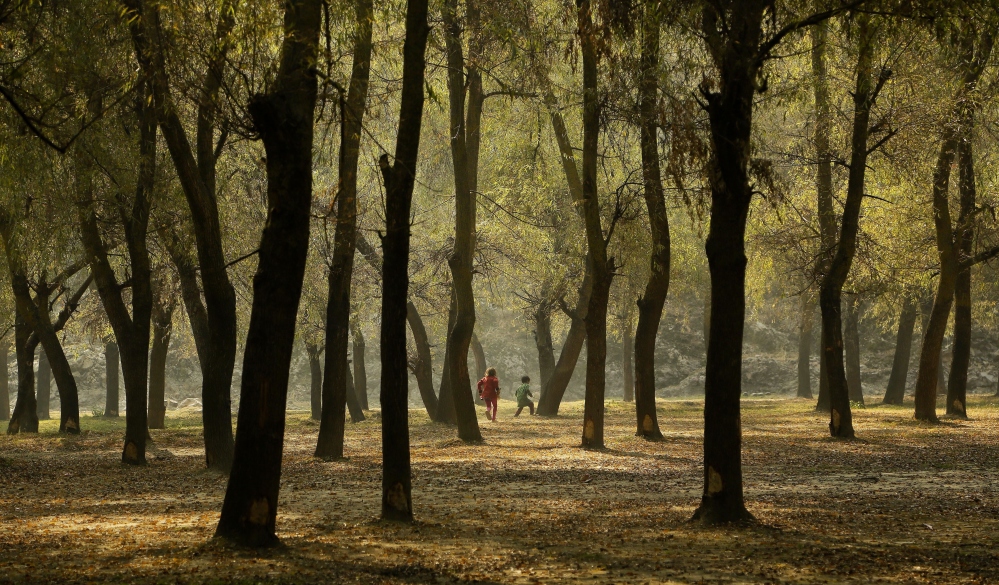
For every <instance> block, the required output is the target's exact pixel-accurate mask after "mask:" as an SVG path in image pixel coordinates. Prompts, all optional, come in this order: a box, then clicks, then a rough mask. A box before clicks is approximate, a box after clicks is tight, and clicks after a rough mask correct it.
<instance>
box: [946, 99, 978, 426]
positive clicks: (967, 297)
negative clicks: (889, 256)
mask: <svg viewBox="0 0 999 585" xmlns="http://www.w3.org/2000/svg"><path fill="white" fill-rule="evenodd" d="M973 120H974V118H973V117H972V116H970V115H969V116H968V122H969V123H968V124H967V125H966V127H965V128H964V136H963V138H962V140H961V141H960V142H959V143H958V145H957V164H958V169H959V179H958V186H959V188H960V194H961V199H960V201H961V207H960V212H959V214H958V218H957V225H958V229H957V233H956V234H955V243H954V246H955V248H956V252H957V256H958V258H959V259H960V260H961V261H964V260H967V259H968V258H971V256H972V247H973V245H974V239H975V231H974V226H973V225H972V223H971V222H972V221H973V216H974V214H975V199H976V185H975V164H974V153H973V150H972V144H971V143H972V140H973V138H974V135H973V125H972V124H971V122H973ZM970 362H971V267H970V266H969V267H967V268H964V269H963V270H961V271H960V272H958V274H957V281H956V282H955V283H954V349H953V352H952V355H951V366H950V378H949V380H948V383H947V414H948V415H950V416H954V417H958V418H968V364H969V363H970Z"/></svg>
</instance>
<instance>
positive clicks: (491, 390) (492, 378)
mask: <svg viewBox="0 0 999 585" xmlns="http://www.w3.org/2000/svg"><path fill="white" fill-rule="evenodd" d="M478 387H479V398H481V399H482V400H485V402H486V418H488V419H489V420H491V421H493V422H495V421H496V402H497V401H498V400H499V379H498V378H497V377H496V368H489V369H487V370H486V375H485V376H483V377H482V379H481V380H479V384H478Z"/></svg>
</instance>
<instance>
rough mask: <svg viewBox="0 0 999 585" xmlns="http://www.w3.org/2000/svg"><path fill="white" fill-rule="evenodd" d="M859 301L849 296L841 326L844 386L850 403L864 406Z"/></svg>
mask: <svg viewBox="0 0 999 585" xmlns="http://www.w3.org/2000/svg"><path fill="white" fill-rule="evenodd" d="M859 323H860V299H859V298H858V297H857V295H850V299H849V300H848V301H847V302H846V322H845V323H844V324H843V343H844V346H843V353H844V354H845V357H846V386H847V389H848V393H849V395H850V402H857V403H860V404H861V405H863V404H864V390H863V381H862V379H861V375H860V331H859V330H858V326H859Z"/></svg>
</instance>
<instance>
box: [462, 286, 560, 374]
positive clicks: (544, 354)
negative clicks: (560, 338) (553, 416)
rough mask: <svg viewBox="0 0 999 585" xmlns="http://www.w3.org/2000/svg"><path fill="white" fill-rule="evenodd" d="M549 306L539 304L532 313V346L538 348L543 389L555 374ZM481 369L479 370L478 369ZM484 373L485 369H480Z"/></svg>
mask: <svg viewBox="0 0 999 585" xmlns="http://www.w3.org/2000/svg"><path fill="white" fill-rule="evenodd" d="M551 311H552V309H551V305H548V304H546V303H540V304H539V305H538V307H537V308H536V309H535V311H534V345H535V346H537V348H538V368H539V369H540V371H541V380H539V382H540V384H539V386H540V387H541V388H545V387H546V386H547V385H548V383H549V382H550V380H551V378H552V374H553V373H554V372H555V348H554V347H552V345H553V344H552V314H551ZM480 369H481V368H480ZM482 372H483V373H484V372H485V369H482ZM483 375H484V374H483Z"/></svg>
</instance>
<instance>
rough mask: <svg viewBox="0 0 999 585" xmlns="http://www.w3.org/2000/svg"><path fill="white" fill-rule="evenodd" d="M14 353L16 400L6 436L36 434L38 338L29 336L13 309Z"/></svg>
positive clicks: (22, 321)
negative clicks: (36, 349) (36, 360)
mask: <svg viewBox="0 0 999 585" xmlns="http://www.w3.org/2000/svg"><path fill="white" fill-rule="evenodd" d="M15 313H16V314H15V317H14V352H15V359H16V362H17V400H16V401H15V402H14V412H12V413H11V415H10V422H9V423H8V424H7V434H8V435H16V434H17V433H19V432H21V433H37V432H38V412H37V409H36V408H35V367H34V366H35V347H37V346H38V338H37V337H36V336H33V335H31V328H30V327H29V326H28V324H27V323H26V322H25V320H24V317H23V316H22V315H21V311H19V310H16V309H15Z"/></svg>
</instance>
